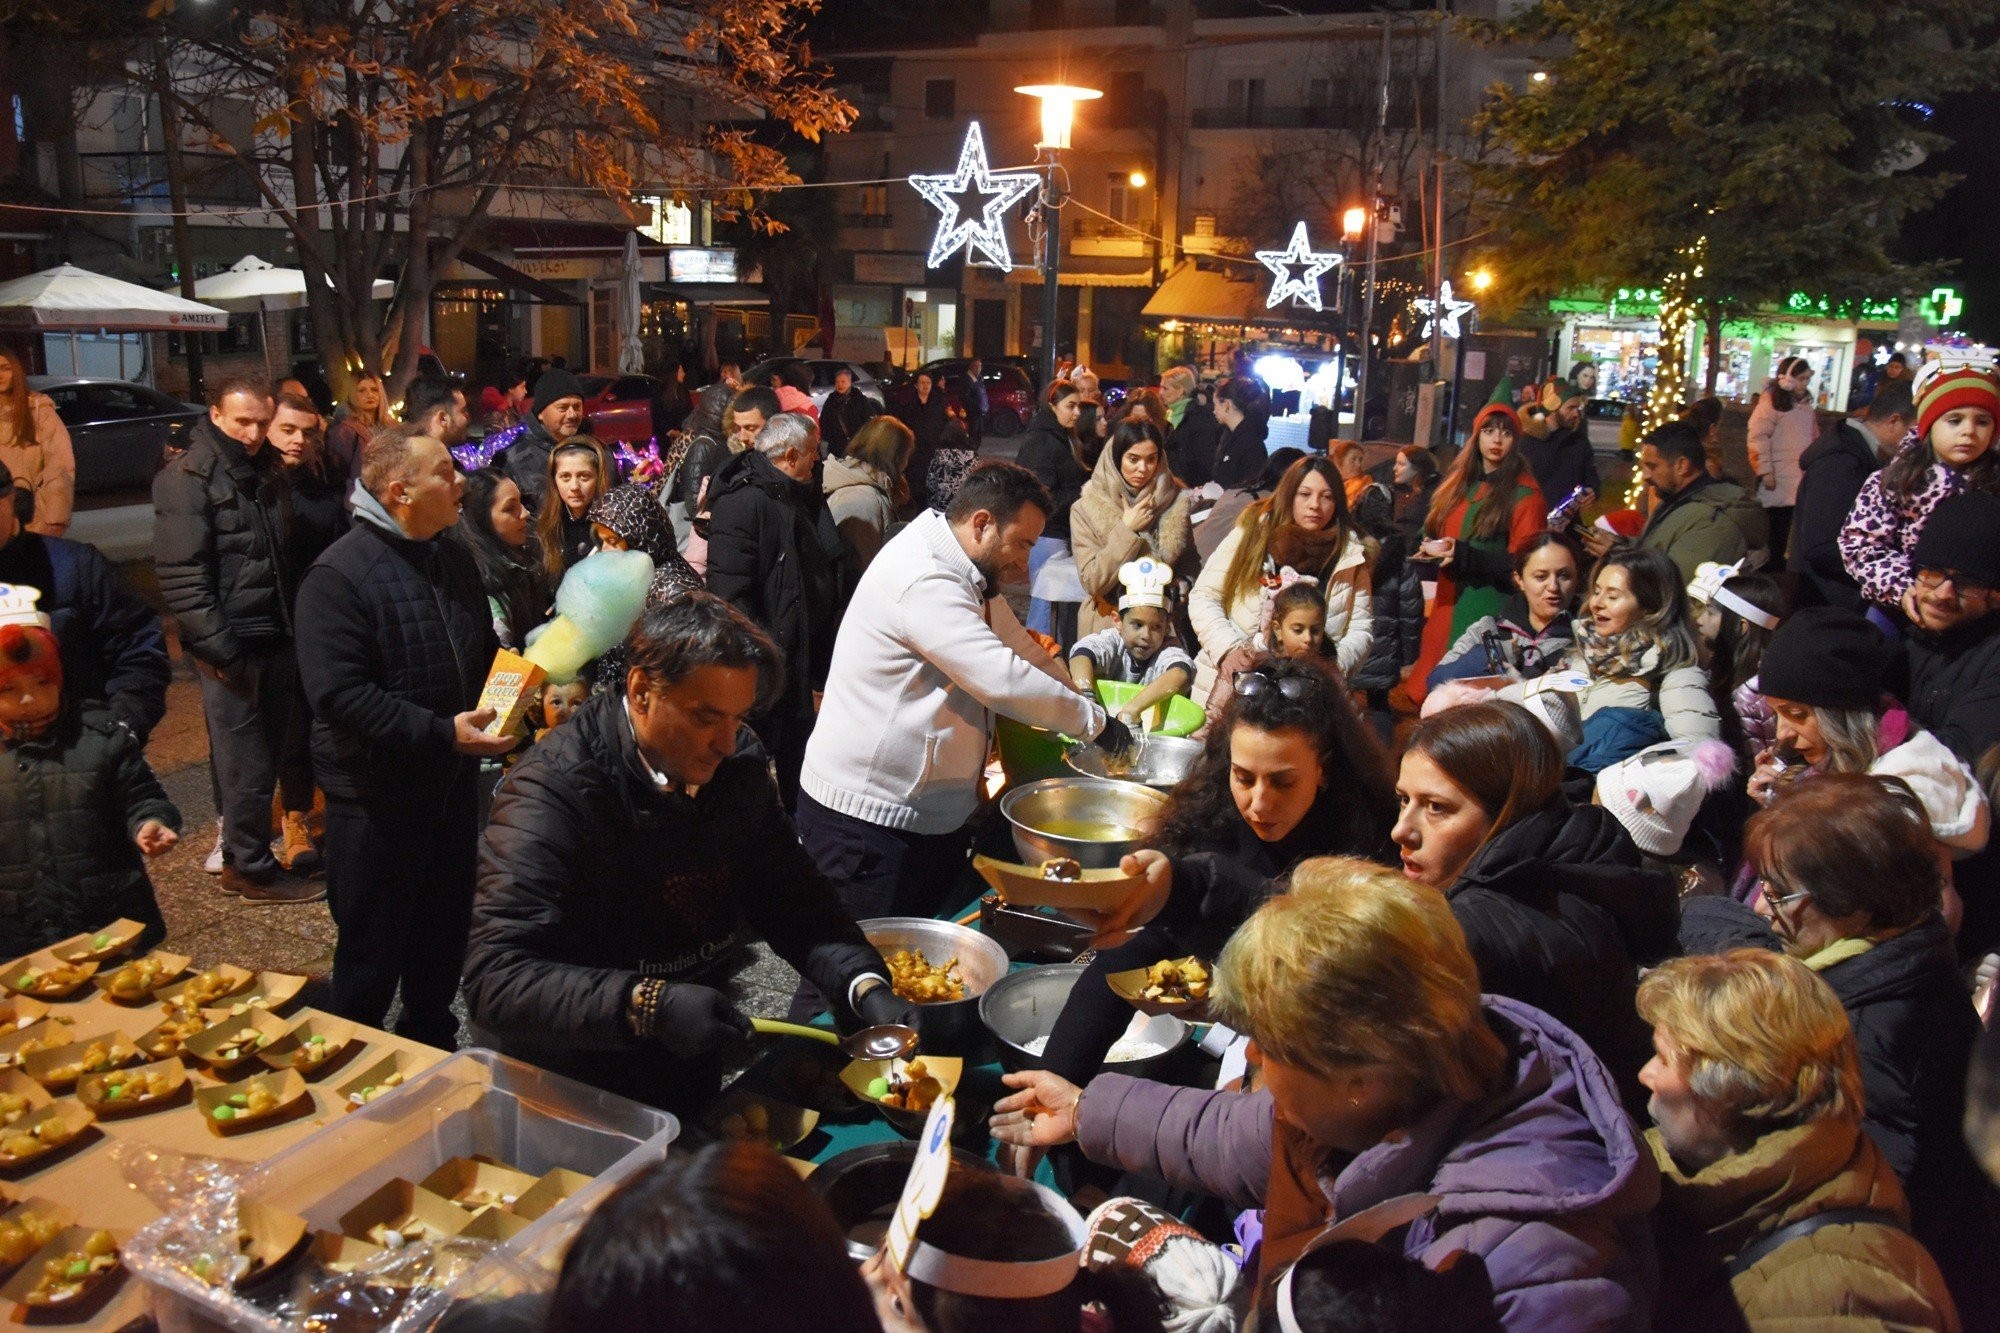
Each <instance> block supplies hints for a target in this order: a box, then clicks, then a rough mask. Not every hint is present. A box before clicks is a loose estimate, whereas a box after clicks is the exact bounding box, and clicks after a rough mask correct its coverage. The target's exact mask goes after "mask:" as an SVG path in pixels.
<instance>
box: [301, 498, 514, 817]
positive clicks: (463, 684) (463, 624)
mask: <svg viewBox="0 0 2000 1333" xmlns="http://www.w3.org/2000/svg"><path fill="white" fill-rule="evenodd" d="M364 503H365V501H364ZM498 647H499V641H498V640H497V639H496V638H495V637H494V635H493V620H492V616H491V615H490V614H489V611H488V607H487V604H486V592H485V590H484V589H483V588H482V587H481V586H480V583H479V571H478V570H477V569H476V568H475V567H474V566H473V563H472V557H471V556H470V555H468V554H466V552H465V548H464V547H463V546H461V545H460V544H459V543H457V542H455V541H452V540H450V539H449V538H446V537H443V536H438V537H433V538H432V539H431V540H429V541H427V542H413V541H410V540H409V539H407V538H405V537H402V536H400V535H395V536H392V535H390V534H389V533H387V532H385V531H383V530H382V529H381V528H379V527H377V526H376V525H375V524H374V523H373V522H371V521H370V520H369V519H368V518H367V517H366V516H365V515H357V516H356V520H355V524H354V527H353V528H352V529H351V530H350V531H349V532H348V534H347V535H346V536H345V537H342V538H341V539H340V540H339V541H337V542H335V543H334V544H333V545H332V546H329V547H328V548H327V549H326V553H325V554H324V555H322V556H321V557H320V558H319V560H318V562H317V563H315V564H314V565H313V567H312V569H311V570H309V571H308V572H307V574H306V578H305V583H304V585H303V586H302V587H301V588H300V589H299V674H300V678H301V680H302V681H303V682H304V685H305V690H306V698H307V700H308V701H310V703H311V704H312V711H313V768H314V772H315V774H316V775H317V776H318V778H319V783H320V786H321V787H323V788H324V789H325V790H326V794H327V795H328V796H332V797H336V798H340V799H343V800H351V801H363V800H369V799H375V798H382V797H389V796H395V797H397V798H399V799H407V800H411V801H418V800H431V801H438V802H442V801H443V800H444V793H445V791H446V789H447V788H448V787H449V786H450V784H451V783H452V781H453V780H455V779H456V778H459V777H462V776H465V775H467V774H469V773H470V772H471V767H470V765H471V764H472V762H473V761H472V760H470V759H468V758H466V757H465V756H463V755H461V754H459V753H458V752H457V751H456V750H454V749H453V748H452V741H453V737H454V734H455V733H454V732H453V729H452V718H453V716H454V715H456V714H458V713H462V712H465V711H466V710H467V709H470V708H472V707H473V706H474V705H476V704H477V703H478V701H479V691H480V689H481V688H482V687H483V686H484V684H485V682H486V672H487V669H488V668H489V667H490V666H491V665H492V664H493V654H494V652H495V650H496V649H497V648H498Z"/></svg>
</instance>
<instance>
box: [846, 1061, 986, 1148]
mask: <svg viewBox="0 0 2000 1333" xmlns="http://www.w3.org/2000/svg"><path fill="white" fill-rule="evenodd" d="M915 1060H922V1061H923V1062H924V1068H925V1070H926V1072H928V1073H929V1074H930V1076H931V1077H932V1078H935V1079H936V1080H937V1081H938V1082H939V1083H940V1084H941V1085H942V1091H940V1092H939V1094H938V1095H939V1096H940V1097H949V1096H951V1095H952V1094H953V1093H954V1092H956V1091H958V1081H959V1079H961V1078H963V1077H964V1075H965V1061H964V1060H961V1059H959V1058H958V1057H957V1056H948V1055H915V1056H912V1057H910V1059H909V1060H855V1061H852V1062H851V1063H849V1065H848V1066H847V1068H845V1069H843V1070H841V1071H840V1081H841V1082H842V1083H845V1084H846V1085H847V1090H848V1091H849V1092H851V1093H853V1094H854V1096H855V1098H856V1099H857V1100H859V1101H860V1102H862V1103H863V1104H864V1105H867V1106H872V1107H874V1108H875V1109H876V1110H877V1111H879V1112H881V1113H882V1118H883V1119H884V1120H887V1121H888V1122H889V1123H890V1124H892V1125H894V1126H895V1127H896V1128H898V1129H900V1130H902V1131H904V1132H905V1133H909V1134H915V1133H917V1132H919V1131H920V1130H922V1129H923V1127H924V1121H925V1119H926V1118H928V1117H929V1115H930V1111H929V1110H927V1109H926V1110H922V1111H906V1110H904V1109H903V1108H901V1107H898V1106H890V1105H888V1104H887V1103H885V1102H882V1101H880V1100H878V1099H876V1098H874V1097H870V1096H869V1095H868V1085H869V1084H870V1083H871V1082H873V1081H874V1080H875V1079H878V1078H887V1077H888V1076H889V1073H890V1070H891V1069H892V1068H900V1067H902V1066H905V1065H908V1064H910V1063H912V1061H915Z"/></svg>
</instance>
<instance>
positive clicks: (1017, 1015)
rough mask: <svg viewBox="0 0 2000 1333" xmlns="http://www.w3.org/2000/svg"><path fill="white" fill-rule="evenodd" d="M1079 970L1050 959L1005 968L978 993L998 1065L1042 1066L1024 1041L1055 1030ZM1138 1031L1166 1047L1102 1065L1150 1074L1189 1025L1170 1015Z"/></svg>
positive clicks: (1184, 1038) (1182, 1041) (1182, 1040)
mask: <svg viewBox="0 0 2000 1333" xmlns="http://www.w3.org/2000/svg"><path fill="white" fill-rule="evenodd" d="M1083 972H1084V968H1083V964H1081V963H1055V964H1052V965H1050V966H1048V967H1031V968H1027V969H1025V970H1023V971H1020V972H1009V973H1008V974H1007V975H1006V976H1004V977H1002V978H1001V979H1000V981H999V982H998V983H997V984H996V985H994V987H993V988H992V989H991V990H989V991H987V992H986V994H985V995H983V996H981V997H980V1000H979V1021H980V1022H982V1023H984V1024H985V1025H986V1030H987V1031H988V1032H990V1033H992V1034H993V1040H994V1041H995V1042H997V1043H998V1044H999V1047H1000V1064H1001V1066H1002V1067H1003V1068H1006V1069H1043V1068H1046V1067H1047V1066H1046V1064H1045V1063H1044V1061H1043V1059H1042V1057H1041V1056H1039V1055H1034V1054H1031V1053H1030V1052H1029V1050H1028V1044H1029V1043H1030V1042H1032V1041H1034V1040H1035V1038H1037V1037H1046V1036H1048V1035H1049V1033H1051V1032H1053V1031H1055V1027H1056V1017H1057V1015H1059V1014H1061V1013H1062V1010H1063V1006H1064V1005H1065V1004H1067V1003H1069V993H1070V991H1072V990H1074V989H1075V988H1076V983H1077V979H1078V978H1079V977H1081V976H1082V975H1083ZM1099 984H1102V983H1099ZM1134 1016H1135V1017H1136V1016H1137V1011H1136V1010H1135V1011H1134ZM1141 1033H1142V1035H1143V1036H1144V1037H1145V1039H1146V1040H1148V1041H1156V1042H1159V1043H1160V1044H1161V1045H1163V1046H1165V1047H1166V1048H1167V1049H1166V1050H1164V1051H1162V1052H1161V1053H1160V1054H1158V1055H1149V1056H1147V1057H1146V1058H1145V1059H1143V1060H1124V1061H1120V1062H1119V1063H1117V1064H1115V1065H1106V1066H1105V1068H1107V1069H1109V1070H1112V1071H1114V1072H1116V1073H1120V1074H1130V1075H1132V1076H1133V1077H1135V1078H1150V1077H1152V1076H1153V1075H1154V1074H1155V1073H1156V1072H1157V1071H1158V1070H1159V1068H1160V1067H1161V1066H1162V1065H1164V1064H1165V1063H1166V1062H1167V1061H1168V1060H1170V1059H1172V1058H1173V1057H1174V1056H1175V1055H1176V1054H1178V1053H1179V1051H1180V1050H1181V1048H1182V1047H1184V1046H1186V1045H1187V1044H1188V1041H1189V1039H1190V1038H1191V1037H1192V1036H1193V1030H1192V1029H1191V1028H1189V1027H1188V1025H1187V1024H1186V1023H1184V1022H1182V1021H1181V1020H1180V1019H1178V1018H1175V1017H1174V1016H1173V1015H1172V1014H1161V1015H1159V1016H1158V1017H1156V1018H1148V1019H1146V1020H1145V1024H1144V1027H1143V1028H1142V1030H1141Z"/></svg>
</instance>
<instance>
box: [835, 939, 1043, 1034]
mask: <svg viewBox="0 0 2000 1333" xmlns="http://www.w3.org/2000/svg"><path fill="white" fill-rule="evenodd" d="M861 933H862V934H863V935H866V936H867V937H868V942H869V943H870V944H872V945H874V946H875V948H876V949H877V950H878V951H879V952H881V954H882V955H883V956H884V957H887V956H888V955H890V954H892V953H895V952H896V951H897V950H899V949H913V950H919V951H921V952H922V953H923V955H924V959H925V961H926V962H928V963H930V964H931V966H933V967H943V966H944V965H945V964H946V963H948V962H950V961H951V960H952V959H954V958H956V959H957V960H958V971H957V973H956V975H957V977H958V978H959V980H961V981H963V982H964V983H965V998H964V999H963V1000H947V1001H942V1002H940V1003H937V1004H920V1005H918V1006H917V1035H918V1038H919V1042H918V1045H919V1049H921V1050H924V1051H929V1052H931V1053H932V1054H934V1055H965V1054H968V1053H969V1052H970V1051H971V1049H972V1048H973V1047H975V1046H977V1045H978V1043H979V1036H980V1027H979V997H980V996H981V995H984V994H985V993H986V990H987V988H988V987H990V986H991V985H993V983H994V982H996V981H998V980H1000V978H1002V977H1004V976H1006V975H1007V967H1008V962H1007V951H1006V950H1005V949H1003V948H1001V947H1000V945H999V943H998V941H995V940H990V939H988V938H987V937H986V936H984V935H982V934H980V933H979V932H978V931H976V930H968V929H966V928H965V927H964V926H958V925H953V924H952V923H951V922H949V921H933V920H931V919H930V918H929V917H922V916H878V917H872V918H870V919H869V920H867V921H863V922H861Z"/></svg>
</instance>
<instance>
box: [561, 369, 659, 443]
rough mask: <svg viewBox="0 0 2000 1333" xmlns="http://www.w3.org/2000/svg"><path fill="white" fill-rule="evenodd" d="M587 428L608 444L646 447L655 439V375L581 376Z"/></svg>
mask: <svg viewBox="0 0 2000 1333" xmlns="http://www.w3.org/2000/svg"><path fill="white" fill-rule="evenodd" d="M577 382H578V383H579V384H581V385H583V428H584V429H585V430H587V431H589V432H590V433H591V434H592V435H594V436H596V437H597V438H598V439H599V440H600V441H602V442H603V443H605V444H644V443H645V442H646V441H648V440H650V439H652V438H653V395H654V394H655V393H657V392H658V391H659V388H660V381H659V380H658V379H657V378H655V377H654V376H652V375H579V376H578V377H577Z"/></svg>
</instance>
